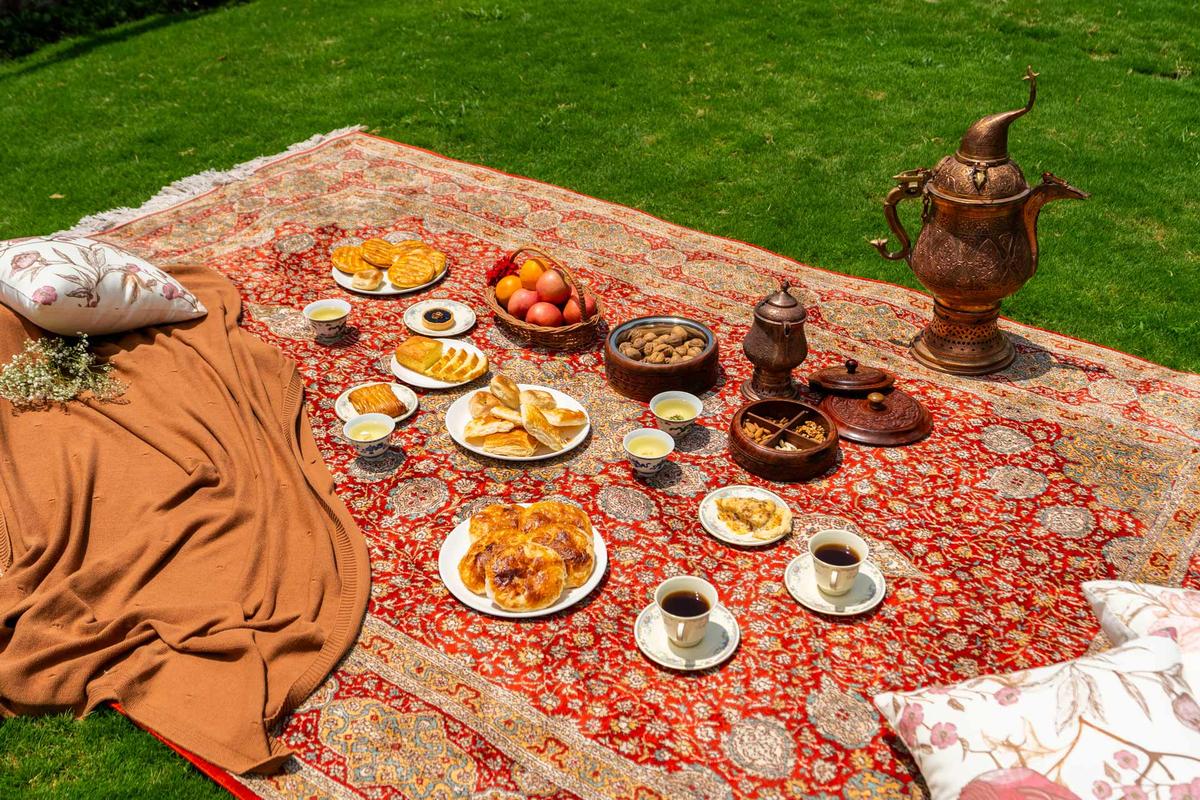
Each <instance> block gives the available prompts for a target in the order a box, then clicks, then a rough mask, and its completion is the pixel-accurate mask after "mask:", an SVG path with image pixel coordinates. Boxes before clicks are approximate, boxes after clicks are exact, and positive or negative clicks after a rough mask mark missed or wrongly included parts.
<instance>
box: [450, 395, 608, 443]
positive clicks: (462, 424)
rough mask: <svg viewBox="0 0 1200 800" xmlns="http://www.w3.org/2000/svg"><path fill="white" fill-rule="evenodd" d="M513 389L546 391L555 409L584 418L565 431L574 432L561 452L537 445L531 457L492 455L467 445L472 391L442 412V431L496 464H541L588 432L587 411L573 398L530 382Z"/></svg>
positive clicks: (583, 437) (579, 441)
mask: <svg viewBox="0 0 1200 800" xmlns="http://www.w3.org/2000/svg"><path fill="white" fill-rule="evenodd" d="M517 386H518V387H520V388H521V389H522V390H525V389H541V390H542V391H543V392H549V393H550V394H551V395H553V397H554V403H555V404H556V405H557V406H558V407H559V408H568V409H571V410H572V411H582V412H583V416H585V417H587V419H586V420H585V421H584V423H583V424H582V425H580V426H578V427H576V428H566V430H567V431H568V432H570V431H572V430H574V431H575V433H574V434H572V436H571V438H570V440H568V441H567V443H566V444H565V445H563V449H562V450H551V449H550V448H549V447H547V446H546V445H544V444H541V443H540V442H539V443H538V449H537V450H536V451H535V452H534V454H533V455H531V456H525V457H521V456H498V455H496V454H495V453H489V452H488V451H486V450H484V449H483V448H482V447H478V446H476V445H473V444H471V442H470V441H468V440H467V436H466V433H465V431H466V428H467V423H468V422H470V421H471V409H470V405H471V396H472V395H473V394H475V393H474V392H468V393H467V394H465V395H463V396H462V397H460V398H458V399H457V400H455V401H454V403H453V405H451V406H450V408H448V409H447V410H446V430H448V431H450V438H452V439H453V440H454V441H456V442H458V443H459V444H461V445H462V446H463V447H465V448H467V449H468V450H470V451H471V452H472V453H476V454H478V455H481V456H486V457H487V458H495V459H498V460H500V461H541V460H542V459H544V458H554V457H555V456H561V455H562V454H563V453H566V452H568V451H570V450H574V449H575V448H576V447H578V446H579V444H580V443H581V442H582V441H583V440H584V439H586V438H587V435H588V431H590V430H591V429H592V420H591V417H588V413H587V409H586V408H584V407H583V406H582V405H581V404H580V403H579V401H578V400H576V399H575V398H574V397H571V395H569V394H564V393H562V392H560V391H559V390H558V389H551V388H550V387H549V386H538V385H537V384H533V383H518V384H517Z"/></svg>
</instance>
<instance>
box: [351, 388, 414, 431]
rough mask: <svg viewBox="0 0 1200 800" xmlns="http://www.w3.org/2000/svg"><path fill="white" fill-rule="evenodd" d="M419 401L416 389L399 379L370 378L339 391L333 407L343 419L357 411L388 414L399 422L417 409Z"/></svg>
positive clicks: (355, 415)
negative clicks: (400, 382) (368, 380)
mask: <svg viewBox="0 0 1200 800" xmlns="http://www.w3.org/2000/svg"><path fill="white" fill-rule="evenodd" d="M420 405H421V401H420V399H419V398H418V397H417V394H416V392H414V391H413V390H412V389H410V388H408V387H407V386H403V385H401V384H399V383H385V382H382V381H371V382H370V383H360V384H358V385H357V386H351V387H350V388H349V389H347V390H346V391H344V392H342V393H341V394H340V395H338V399H337V400H336V401H334V404H333V410H334V412H335V413H336V414H337V415H338V418H339V419H341V420H342V422H349V421H350V420H351V419H353V418H354V417H357V416H359V415H360V414H387V415H388V416H389V417H391V418H392V419H393V420H394V421H396V422H400V421H402V420H406V419H408V418H409V417H411V416H412V415H413V414H415V413H417V408H419V407H420Z"/></svg>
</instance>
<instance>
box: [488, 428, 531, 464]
mask: <svg viewBox="0 0 1200 800" xmlns="http://www.w3.org/2000/svg"><path fill="white" fill-rule="evenodd" d="M537 446H538V443H537V440H536V439H534V438H533V437H532V436H530V435H529V434H528V433H526V432H525V431H523V430H521V429H519V428H518V429H516V430H511V431H509V432H508V433H493V434H492V435H491V436H485V437H484V439H483V445H482V447H483V450H484V451H485V452H488V453H491V454H493V455H497V456H512V457H516V458H528V457H529V456H531V455H533V454H534V453H535V452H537Z"/></svg>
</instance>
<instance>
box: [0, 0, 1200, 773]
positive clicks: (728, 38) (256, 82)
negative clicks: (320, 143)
mask: <svg viewBox="0 0 1200 800" xmlns="http://www.w3.org/2000/svg"><path fill="white" fill-rule="evenodd" d="M606 6H607V7H606ZM1198 29H1200V5H1198V4H1197V3H1196V2H1165V1H1164V2H1156V3H1137V4H1134V3H1113V2H1108V1H1107V0H1087V2H1072V3H1068V2H1054V3H1040V4H1039V3H1035V2H1031V0H1016V1H1015V2H1008V3H1003V2H994V1H993V2H975V3H967V2H956V3H949V2H947V3H936V2H901V1H900V0H892V2H883V3H877V4H872V5H868V4H866V3H858V2H843V3H838V4H832V5H830V4H827V3H821V2H815V1H811V2H800V1H799V0H783V1H781V2H730V0H714V1H713V2H703V3H686V4H683V5H682V6H679V7H677V4H673V3H661V2H655V1H654V0H625V2H621V3H611V4H601V3H567V2H561V0H560V1H559V2H554V0H520V1H519V2H511V1H510V0H502V1H500V2H496V1H494V0H493V2H488V3H487V5H486V6H483V7H480V6H477V5H474V4H472V3H467V4H464V3H463V2H462V0H454V1H453V2H433V1H431V0H423V1H421V2H417V1H416V0H410V2H404V3H398V2H385V0H376V1H375V2H359V3H354V2H339V1H335V0H256V1H255V2H250V3H247V4H244V5H235V6H231V7H228V8H225V9H222V10H219V11H215V12H212V13H208V14H204V15H200V16H195V17H179V18H151V19H149V20H144V21H142V22H139V23H135V24H132V25H129V26H126V27H124V28H119V29H116V30H114V31H109V32H106V33H103V34H100V35H97V36H95V37H92V38H89V39H83V40H74V41H67V42H62V43H59V44H57V45H55V46H53V47H50V48H47V49H46V50H43V51H41V52H39V53H36V54H34V55H33V56H30V57H28V58H25V59H23V60H20V61H16V62H10V63H7V64H0V96H2V98H3V103H2V104H0V127H2V129H3V130H4V136H3V137H2V138H0V163H3V165H4V169H3V170H2V171H0V193H2V195H3V197H4V200H5V202H4V203H3V204H2V207H0V236H3V237H10V236H19V235H27V234H33V233H43V232H49V231H53V230H56V229H59V228H63V227H67V226H69V225H71V224H73V223H74V222H75V221H76V220H77V219H78V218H79V217H81V216H83V215H84V214H88V213H92V212H95V211H99V210H103V209H107V208H110V207H113V206H119V205H138V204H140V203H141V202H142V201H143V200H145V199H146V198H147V197H149V196H150V195H152V194H153V193H154V192H155V191H157V190H158V188H159V187H160V186H162V185H164V184H166V183H168V182H170V181H173V180H175V179H177V178H180V177H183V176H185V175H190V174H192V173H195V172H199V171H201V170H204V169H214V168H215V169H224V168H227V167H228V166H230V165H232V164H234V163H236V162H239V161H243V160H246V159H248V158H252V157H254V156H257V155H261V154H267V153H274V152H278V151H280V150H282V149H284V148H285V147H286V146H287V145H288V144H290V143H292V142H294V141H298V140H301V139H305V138H307V137H308V136H310V135H311V134H313V133H315V132H323V131H327V130H330V129H332V128H337V127H341V126H344V125H349V124H354V123H365V124H367V125H369V126H371V127H372V129H374V130H377V131H378V132H379V133H381V134H383V135H385V136H389V137H392V138H395V139H399V140H401V141H405V142H410V143H412V144H416V145H420V146H423V147H427V148H430V149H433V150H437V151H439V152H442V153H445V154H447V155H450V156H454V157H456V158H461V159H465V160H467V161H473V162H477V163H481V164H487V165H489V166H493V167H497V168H500V169H503V170H506V171H509V172H514V173H518V174H523V175H529V176H531V177H535V178H538V179H541V180H544V181H548V182H550V183H556V184H560V185H562V186H567V187H570V188H573V189H576V190H578V191H581V192H584V193H586V194H590V195H594V196H597V197H602V198H606V199H610V200H614V201H617V202H620V203H624V204H627V205H631V206H635V207H637V208H641V209H644V210H646V211H649V212H650V213H653V214H655V215H657V216H660V217H664V218H666V219H669V220H672V221H674V222H678V223H681V224H684V225H687V226H690V227H694V228H699V229H701V230H705V231H710V232H712V233H718V234H722V235H725V236H731V237H734V238H737V239H743V240H746V241H749V242H753V243H755V244H759V245H762V246H764V247H766V248H768V249H771V250H774V251H777V252H780V253H784V254H786V255H788V256H792V257H794V258H796V259H799V260H801V261H805V262H808V263H811V264H814V265H817V266H821V267H825V268H827V269H834V270H839V271H842V272H847V273H852V274H855V275H863V276H867V277H872V278H879V279H883V280H888V281H893V282H896V283H903V284H906V285H909V286H916V283H915V281H914V280H913V278H912V277H911V275H910V274H909V273H908V271H907V269H906V268H905V267H904V266H903V265H902V264H895V263H889V262H885V261H883V260H882V259H880V258H879V257H878V256H877V255H876V254H875V253H874V251H873V250H872V249H871V248H870V247H869V246H868V245H867V241H868V240H869V239H872V238H874V237H876V236H879V235H882V234H884V233H886V226H885V224H884V221H883V215H882V213H881V206H880V201H881V200H882V198H883V196H884V194H885V193H886V192H887V190H888V188H889V187H890V185H891V183H890V176H891V175H893V174H895V173H897V172H900V171H901V170H904V169H909V168H912V167H917V166H922V165H923V166H932V165H933V164H934V163H935V162H936V161H937V159H938V158H940V157H941V156H942V155H944V154H946V153H949V152H952V151H953V150H954V148H955V147H956V145H957V141H958V137H959V136H960V135H961V134H962V132H963V131H964V130H965V129H966V127H967V126H968V125H969V124H970V123H971V122H972V121H973V120H974V119H975V118H976V117H978V116H981V115H983V114H985V113H991V112H996V111H1001V110H1006V109H1009V108H1014V107H1016V106H1019V105H1021V103H1022V102H1023V101H1024V96H1025V84H1023V83H1022V82H1021V81H1020V76H1021V74H1022V72H1023V70H1024V67H1025V64H1026V63H1029V64H1033V65H1034V67H1035V68H1036V69H1038V70H1039V71H1040V72H1041V73H1042V78H1041V81H1040V97H1039V101H1038V105H1037V107H1036V108H1035V110H1034V111H1033V113H1032V114H1030V115H1029V116H1027V117H1025V118H1023V119H1021V120H1020V121H1018V122H1017V123H1016V125H1015V126H1014V128H1013V130H1012V135H1011V139H1010V143H1011V149H1012V152H1013V155H1014V157H1015V158H1016V159H1017V160H1018V161H1019V162H1020V163H1021V164H1022V166H1023V167H1024V169H1025V172H1026V174H1027V175H1028V176H1032V177H1034V179H1035V180H1036V176H1037V175H1038V173H1040V172H1042V171H1043V170H1052V171H1054V172H1055V173H1057V174H1058V175H1059V176H1060V177H1062V178H1064V179H1066V180H1068V181H1070V182H1072V183H1074V184H1075V185H1076V186H1078V187H1080V188H1082V189H1084V190H1086V191H1088V192H1091V193H1092V195H1093V196H1092V199H1090V200H1088V201H1086V202H1083V203H1059V204H1054V205H1051V206H1048V207H1047V209H1046V211H1045V213H1044V214H1043V216H1042V221H1041V230H1042V238H1041V244H1042V262H1041V269H1040V271H1039V274H1038V276H1037V277H1036V278H1035V279H1034V280H1033V281H1032V282H1031V283H1030V284H1029V285H1028V286H1026V287H1025V288H1024V289H1023V290H1022V291H1021V292H1020V293H1019V294H1018V295H1017V296H1016V297H1015V298H1013V299H1011V300H1010V301H1009V302H1008V303H1007V304H1006V306H1005V313H1006V314H1007V315H1008V316H1011V317H1013V318H1015V319H1018V320H1021V321H1024V322H1029V323H1032V324H1035V325H1039V326H1042V327H1045V328H1050V329H1053V330H1057V331H1061V332H1063V333H1068V334H1071V335H1073V336H1078V337H1080V338H1084V339H1088V340H1091V341H1095V342H1100V343H1103V344H1107V345H1110V346H1112V347H1116V348H1119V349H1122V350H1125V351H1128V352H1131V353H1135V354H1137V355H1141V356H1144V357H1146V358H1149V359H1152V360H1154V361H1158V362H1161V363H1164V364H1168V365H1170V366H1174V367H1179V368H1183V369H1190V370H1200V346H1198V345H1197V342H1198V341H1200V311H1198V310H1197V309H1198V308H1200V274H1198V273H1200V243H1198V237H1197V234H1198V233H1200V114H1198V113H1197V109H1200V86H1198V84H1197V76H1196V75H1195V74H1193V73H1194V71H1196V70H1197V68H1198V67H1200V42H1198V41H1197V39H1196V37H1195V36H1194V33H1195V31H1196V30H1198ZM118 765H120V766H118ZM141 782H144V783H145V784H147V785H151V784H152V788H153V789H154V791H155V792H158V791H159V790H162V791H164V792H165V791H166V788H165V787H170V791H171V792H172V793H177V794H178V795H179V796H192V795H200V794H204V793H206V792H209V793H212V794H216V793H217V790H216V788H215V787H211V786H209V785H208V784H207V783H206V781H205V779H204V778H202V777H200V776H199V775H198V774H196V773H191V774H189V773H188V772H187V770H186V769H185V768H184V767H182V766H181V765H180V763H179V761H178V760H177V759H175V758H174V757H173V756H172V755H170V754H169V752H167V751H166V750H165V749H164V748H162V747H161V746H159V745H158V744H157V743H156V742H154V741H153V740H152V739H150V737H148V736H146V735H144V734H141V733H139V732H138V731H136V730H135V729H134V728H132V726H130V725H128V724H127V723H125V722H124V721H123V720H121V719H119V718H117V717H115V715H111V714H105V715H100V716H99V717H97V718H95V719H94V720H91V721H88V722H86V723H84V724H81V725H73V724H66V723H65V722H64V721H63V720H62V719H61V718H55V719H51V720H48V721H35V722H28V721H16V722H6V723H4V724H3V725H2V726H0V796H9V795H11V794H13V793H14V792H18V791H21V792H33V793H34V794H35V795H36V794H37V793H39V792H40V793H41V794H42V795H45V796H51V795H53V796H63V795H83V796H110V795H113V794H117V795H119V794H122V793H125V792H127V791H128V790H129V788H130V787H132V786H137V785H139V783H141Z"/></svg>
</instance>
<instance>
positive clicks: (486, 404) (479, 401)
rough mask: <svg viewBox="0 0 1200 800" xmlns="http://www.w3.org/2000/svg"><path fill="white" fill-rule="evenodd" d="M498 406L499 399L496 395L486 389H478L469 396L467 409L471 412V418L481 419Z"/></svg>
mask: <svg viewBox="0 0 1200 800" xmlns="http://www.w3.org/2000/svg"><path fill="white" fill-rule="evenodd" d="M498 405H500V399H499V398H498V397H496V395H494V394H492V393H491V392H489V391H488V390H487V389H480V390H479V391H478V392H476V393H475V394H473V395H471V402H470V405H469V406H468V408H469V409H470V411H471V416H472V417H482V416H485V415H486V414H487V413H488V412H489V411H491V410H492V409H493V408H495V407H496V406H498Z"/></svg>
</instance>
